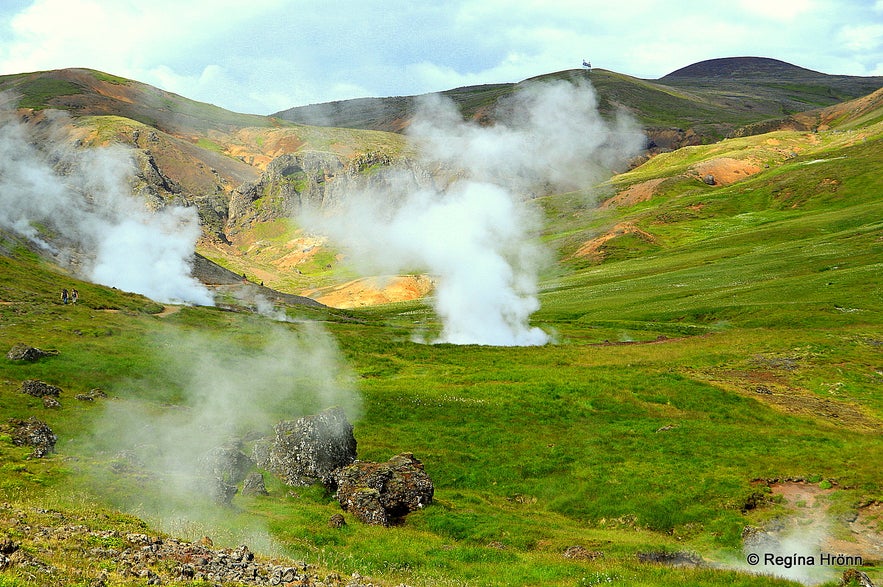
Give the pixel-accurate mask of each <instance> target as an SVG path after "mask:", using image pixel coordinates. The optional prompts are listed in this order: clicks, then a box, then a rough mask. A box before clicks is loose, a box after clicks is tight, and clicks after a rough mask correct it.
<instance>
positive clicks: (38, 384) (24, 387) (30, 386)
mask: <svg viewBox="0 0 883 587" xmlns="http://www.w3.org/2000/svg"><path fill="white" fill-rule="evenodd" d="M21 392H22V393H26V394H28V395H32V396H34V397H46V396H47V395H50V396H52V397H58V396H59V395H61V388H60V387H55V386H54V385H49V384H48V383H45V382H43V381H39V380H37V379H28V380H26V381H23V382H22V384H21Z"/></svg>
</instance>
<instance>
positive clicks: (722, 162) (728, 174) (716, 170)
mask: <svg viewBox="0 0 883 587" xmlns="http://www.w3.org/2000/svg"><path fill="white" fill-rule="evenodd" d="M762 169H763V167H761V166H760V165H759V164H757V163H755V162H753V161H748V160H743V159H733V158H732V157H719V158H717V159H709V160H708V161H703V162H701V163H697V164H696V165H694V166H693V167H692V168H691V171H692V173H693V174H694V175H695V176H697V177H698V178H699V179H703V178H705V177H706V176H708V175H711V176H712V177H714V183H715V185H730V184H731V183H735V182H737V181H741V180H743V179H745V178H747V177H750V176H752V175H754V174H755V173H759V172H760V171H761V170H762Z"/></svg>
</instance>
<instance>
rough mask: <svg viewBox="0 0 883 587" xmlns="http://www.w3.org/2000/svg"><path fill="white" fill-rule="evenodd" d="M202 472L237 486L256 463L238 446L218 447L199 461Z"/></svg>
mask: <svg viewBox="0 0 883 587" xmlns="http://www.w3.org/2000/svg"><path fill="white" fill-rule="evenodd" d="M199 465H200V469H201V470H202V472H203V473H204V474H206V475H208V476H210V477H217V478H218V479H220V480H221V481H223V482H224V483H228V484H231V485H236V484H237V483H239V482H240V481H242V480H243V479H245V476H246V475H247V474H248V470H249V469H251V468H252V467H253V466H254V463H253V462H252V461H251V459H249V458H248V457H247V456H245V453H243V452H242V451H241V450H239V448H238V447H236V446H232V445H230V446H218V447H215V448H213V449H211V450H209V451H208V452H206V453H205V454H204V455H202V457H201V458H200V459H199Z"/></svg>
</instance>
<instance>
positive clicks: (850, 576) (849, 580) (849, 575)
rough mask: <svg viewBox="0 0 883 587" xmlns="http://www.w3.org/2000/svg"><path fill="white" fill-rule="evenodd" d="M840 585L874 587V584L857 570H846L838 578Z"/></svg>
mask: <svg viewBox="0 0 883 587" xmlns="http://www.w3.org/2000/svg"><path fill="white" fill-rule="evenodd" d="M840 584H841V585H858V586H859V587H874V583H873V582H872V581H871V578H870V577H868V575H867V574H865V573H863V572H862V571H859V570H857V569H847V570H845V571H844V572H843V576H842V577H841V578H840Z"/></svg>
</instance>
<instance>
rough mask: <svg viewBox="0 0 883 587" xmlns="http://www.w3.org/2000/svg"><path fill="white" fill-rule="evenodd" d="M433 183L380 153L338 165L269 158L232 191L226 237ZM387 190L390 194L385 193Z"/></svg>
mask: <svg viewBox="0 0 883 587" xmlns="http://www.w3.org/2000/svg"><path fill="white" fill-rule="evenodd" d="M434 182H435V179H434V173H433V172H432V171H431V170H429V169H426V168H425V167H424V166H421V165H420V164H418V163H417V162H415V161H413V160H410V159H407V158H398V159H394V158H393V157H391V156H390V155H388V154H386V153H382V152H374V151H371V152H366V153H361V154H359V155H357V156H355V157H353V158H351V159H348V160H347V159H343V158H341V157H340V156H338V155H335V154H334V153H329V152H324V151H303V152H299V153H286V154H284V155H280V156H279V157H277V158H275V159H274V160H273V161H271V162H270V164H269V165H268V166H267V169H266V171H264V173H263V174H262V175H261V177H260V179H259V180H258V181H256V182H252V183H247V184H243V185H242V186H240V187H239V188H238V189H236V190H235V191H234V192H233V194H232V196H231V198H230V205H229V219H228V222H227V231H228V233H231V234H232V233H235V232H237V231H238V230H241V229H242V228H244V227H246V226H248V225H249V224H252V223H254V222H266V221H270V220H274V219H276V218H285V217H290V216H293V215H295V214H297V213H298V212H300V211H301V210H302V209H304V208H305V207H310V208H313V209H327V208H333V207H335V206H338V205H340V203H341V201H342V200H343V199H344V198H345V197H349V196H353V195H357V194H359V193H365V192H381V193H384V194H385V195H389V196H390V197H395V194H396V193H401V191H402V187H403V186H404V187H405V188H406V189H409V188H413V189H417V188H419V187H426V186H430V185H433V184H434ZM393 184H395V186H396V188H395V189H391V188H392V186H393Z"/></svg>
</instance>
